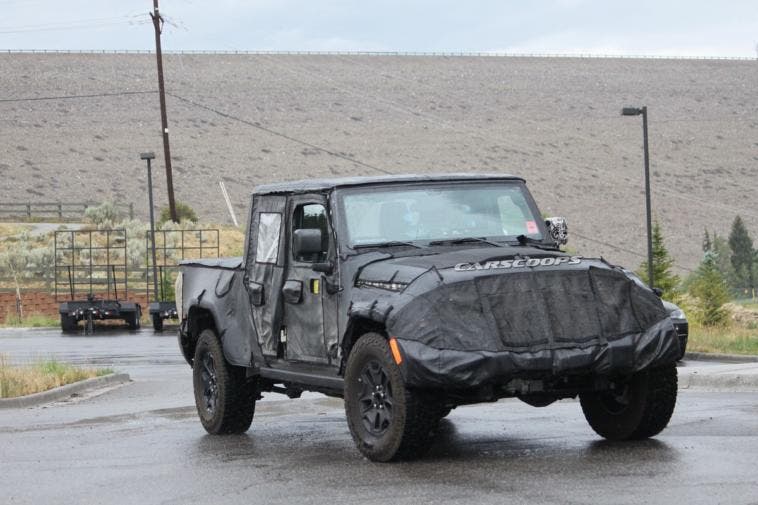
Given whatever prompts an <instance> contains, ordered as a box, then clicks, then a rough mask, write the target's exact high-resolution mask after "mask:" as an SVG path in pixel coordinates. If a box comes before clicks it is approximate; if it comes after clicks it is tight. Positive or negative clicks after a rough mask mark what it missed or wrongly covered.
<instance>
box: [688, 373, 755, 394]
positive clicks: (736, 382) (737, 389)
mask: <svg viewBox="0 0 758 505" xmlns="http://www.w3.org/2000/svg"><path fill="white" fill-rule="evenodd" d="M679 390H680V391H695V392H697V391H701V392H706V391H723V392H733V393H755V392H758V374H740V373H739V372H732V373H724V374H718V375H717V374H699V373H697V372H689V373H681V372H680V373H679Z"/></svg>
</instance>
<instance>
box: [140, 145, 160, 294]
mask: <svg viewBox="0 0 758 505" xmlns="http://www.w3.org/2000/svg"><path fill="white" fill-rule="evenodd" d="M139 157H140V159H141V160H145V161H147V193H148V198H149V201H150V249H151V251H152V256H153V296H154V297H155V298H154V301H156V302H157V301H158V265H157V264H156V262H155V215H154V213H153V172H152V170H151V168H150V161H151V160H154V159H155V153H152V152H151V153H142V154H140V155H139Z"/></svg>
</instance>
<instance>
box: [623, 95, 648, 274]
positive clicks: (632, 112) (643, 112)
mask: <svg viewBox="0 0 758 505" xmlns="http://www.w3.org/2000/svg"><path fill="white" fill-rule="evenodd" d="M621 115H622V116H642V149H643V151H644V154H645V221H646V223H645V224H646V225H647V281H648V282H647V284H648V286H650V287H651V288H654V287H655V279H654V278H653V218H652V211H651V210H650V150H649V148H648V143H647V106H644V107H642V108H638V107H624V108H623V109H621Z"/></svg>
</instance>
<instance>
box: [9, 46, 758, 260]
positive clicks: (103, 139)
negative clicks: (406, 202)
mask: <svg viewBox="0 0 758 505" xmlns="http://www.w3.org/2000/svg"><path fill="white" fill-rule="evenodd" d="M166 79H167V88H168V91H169V92H170V94H171V96H170V97H169V99H168V111H169V122H170V131H171V141H172V153H173V157H174V163H175V187H176V192H177V198H178V199H180V200H182V201H185V202H187V203H189V204H190V205H192V206H193V207H195V208H196V209H197V211H198V213H199V214H200V215H201V216H202V217H203V218H205V219H208V220H218V221H222V222H226V221H228V217H227V215H226V211H225V207H224V205H223V202H222V200H221V193H220V191H219V189H218V181H219V180H224V181H226V184H227V187H228V189H229V191H230V193H231V196H232V198H233V200H234V203H235V206H236V207H237V210H238V211H239V212H240V215H241V217H243V218H244V208H245V205H246V201H247V195H248V193H249V192H250V191H251V189H252V187H253V186H255V185H256V184H259V183H262V182H270V181H275V180H282V179H300V178H310V177H323V176H329V177H333V176H344V175H356V174H361V175H370V174H375V173H378V172H392V173H395V172H397V173H402V172H427V171H468V172H508V173H514V174H518V175H522V176H524V177H525V178H527V179H528V181H529V184H530V187H531V189H532V191H533V192H534V193H535V195H536V196H537V198H538V200H539V202H540V203H541V206H542V208H543V211H545V212H546V213H549V214H558V215H565V216H567V217H568V218H569V224H570V229H571V231H572V233H573V237H572V245H573V247H574V248H575V249H578V250H579V251H581V252H582V253H584V254H598V255H600V254H602V255H603V256H605V257H606V258H608V259H610V260H611V261H615V262H620V263H624V264H628V265H632V266H636V265H637V264H638V263H639V261H640V259H641V255H642V254H643V253H644V250H645V248H644V226H643V223H644V200H643V195H642V189H643V179H642V147H641V121H640V119H639V118H622V117H621V116H620V114H619V112H620V109H621V107H622V106H624V105H643V104H646V105H647V106H648V107H649V109H650V131H651V156H652V171H653V186H654V200H653V204H654V206H655V213H656V214H657V216H658V217H659V219H660V221H661V222H662V224H663V227H664V231H665V233H666V237H667V239H668V245H669V247H670V249H671V250H672V251H673V253H674V256H675V258H676V260H677V263H678V264H679V265H680V266H682V267H685V268H693V267H694V266H696V264H697V262H698V261H699V259H700V237H701V235H702V233H703V228H704V227H708V228H709V229H713V230H716V231H718V232H720V233H722V234H726V233H728V231H729V226H730V224H731V221H732V219H733V218H734V216H735V214H737V213H740V214H741V215H742V216H743V218H745V220H746V222H747V224H748V226H749V228H750V230H751V232H752V233H753V235H754V236H758V208H756V202H758V100H756V99H757V98H758V91H757V90H758V87H756V83H758V62H754V61H707V60H649V59H576V58H514V57H443V56H427V57H417V56H368V55H341V56H338V55H300V56H298V55H187V54H185V55H169V56H168V57H167V58H166ZM155 89H156V77H155V62H154V58H153V57H152V56H151V55H147V54H13V53H11V54H8V53H5V54H0V138H1V139H2V140H1V141H0V176H1V178H0V188H1V190H0V201H2V202H5V201H11V202H18V201H27V200H34V199H36V200H41V201H58V200H63V201H67V200H72V201H79V200H89V199H94V200H100V199H104V198H112V199H115V200H120V201H134V202H135V203H136V204H137V208H138V209H144V213H145V214H146V210H147V203H146V200H147V198H146V195H145V189H146V176H145V175H146V174H145V169H144V165H143V163H142V162H141V161H140V160H139V153H140V152H141V151H145V150H155V151H156V152H158V153H160V150H161V143H160V142H161V137H160V128H159V114H158V96H157V94H156V93H155ZM72 95H76V96H79V98H67V99H63V98H51V99H47V98H48V97H59V96H72ZM92 95H97V96H92ZM158 165H159V167H158V168H159V169H158V174H159V175H160V173H161V172H160V170H161V169H162V165H163V164H162V163H160V162H159V163H158ZM157 191H158V202H157V203H158V204H159V205H165V201H166V197H165V187H164V184H163V181H162V180H160V178H159V179H158V181H157ZM598 241H599V242H598Z"/></svg>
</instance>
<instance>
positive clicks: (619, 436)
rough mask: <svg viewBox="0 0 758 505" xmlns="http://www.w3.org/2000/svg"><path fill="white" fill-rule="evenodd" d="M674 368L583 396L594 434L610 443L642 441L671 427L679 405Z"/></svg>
mask: <svg viewBox="0 0 758 505" xmlns="http://www.w3.org/2000/svg"><path fill="white" fill-rule="evenodd" d="M676 392H677V374H676V366H675V365H674V364H671V365H666V366H664V367H661V368H655V369H653V370H646V371H643V372H640V373H638V374H636V375H634V376H633V377H632V378H631V379H630V380H629V381H628V382H626V383H624V384H620V385H619V387H618V388H617V389H615V390H613V391H602V392H590V393H582V394H581V395H580V396H579V399H580V402H581V405H582V411H584V417H585V418H586V419H587V422H588V423H589V424H590V426H591V427H592V429H593V430H595V432H596V433H597V434H598V435H600V436H601V437H604V438H607V439H609V440H640V439H643V438H649V437H652V436H655V435H657V434H658V433H660V432H661V431H663V429H664V428H665V427H666V425H668V423H669V420H670V419H671V415H672V414H673V413H674V407H675V405H676Z"/></svg>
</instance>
